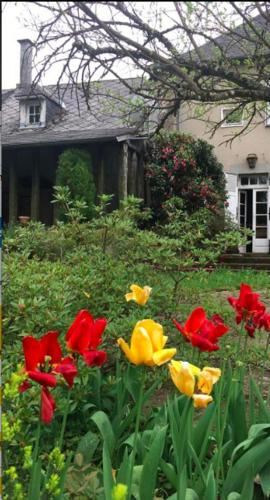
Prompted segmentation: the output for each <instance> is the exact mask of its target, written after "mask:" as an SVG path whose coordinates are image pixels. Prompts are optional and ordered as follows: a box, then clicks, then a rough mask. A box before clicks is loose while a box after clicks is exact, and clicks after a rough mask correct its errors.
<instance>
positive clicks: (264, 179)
mask: <svg viewBox="0 0 270 500" xmlns="http://www.w3.org/2000/svg"><path fill="white" fill-rule="evenodd" d="M259 184H267V175H259Z"/></svg>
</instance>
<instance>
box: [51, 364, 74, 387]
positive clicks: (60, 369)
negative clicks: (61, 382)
mask: <svg viewBox="0 0 270 500" xmlns="http://www.w3.org/2000/svg"><path fill="white" fill-rule="evenodd" d="M54 372H56V373H61V375H62V376H63V377H64V379H65V380H66V382H67V383H68V385H69V387H72V386H73V383H74V378H75V377H76V375H77V373H78V370H77V367H76V365H75V364H74V361H73V359H72V358H69V357H67V358H64V359H62V360H61V363H59V364H58V365H57V366H56V367H54Z"/></svg>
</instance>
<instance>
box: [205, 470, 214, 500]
mask: <svg viewBox="0 0 270 500" xmlns="http://www.w3.org/2000/svg"><path fill="white" fill-rule="evenodd" d="M216 499H217V491H216V481H215V476H214V471H213V466H212V465H211V467H210V469H209V472H208V476H207V480H206V488H205V493H204V497H203V500H216Z"/></svg>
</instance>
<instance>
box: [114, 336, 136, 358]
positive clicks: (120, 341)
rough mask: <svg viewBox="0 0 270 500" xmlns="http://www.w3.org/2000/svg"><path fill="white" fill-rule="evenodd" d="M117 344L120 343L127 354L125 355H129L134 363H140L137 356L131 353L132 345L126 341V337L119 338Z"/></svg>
mask: <svg viewBox="0 0 270 500" xmlns="http://www.w3.org/2000/svg"><path fill="white" fill-rule="evenodd" d="M117 344H118V345H119V347H120V348H121V349H122V351H123V353H124V354H125V356H126V357H127V359H128V360H129V361H130V362H131V363H133V364H135V365H136V364H138V363H137V362H136V360H137V358H136V357H134V356H133V354H132V353H131V350H130V347H129V345H128V344H127V343H126V342H125V341H124V339H122V338H120V339H118V340H117Z"/></svg>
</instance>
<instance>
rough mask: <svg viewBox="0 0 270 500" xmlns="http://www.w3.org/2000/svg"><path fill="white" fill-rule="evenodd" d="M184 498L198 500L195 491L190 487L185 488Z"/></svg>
mask: <svg viewBox="0 0 270 500" xmlns="http://www.w3.org/2000/svg"><path fill="white" fill-rule="evenodd" d="M185 500H199V497H198V495H197V493H196V491H194V490H192V489H191V488H187V489H186V497H185Z"/></svg>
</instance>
